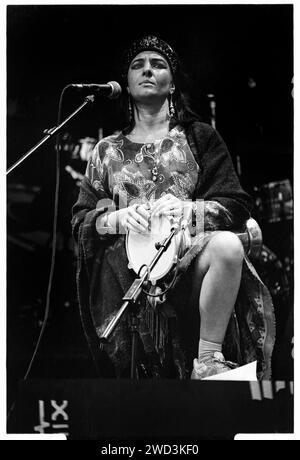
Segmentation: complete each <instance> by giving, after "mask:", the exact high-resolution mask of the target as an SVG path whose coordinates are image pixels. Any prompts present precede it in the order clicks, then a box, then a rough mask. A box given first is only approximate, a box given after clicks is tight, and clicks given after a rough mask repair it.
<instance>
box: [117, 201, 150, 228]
mask: <svg viewBox="0 0 300 460" xmlns="http://www.w3.org/2000/svg"><path fill="white" fill-rule="evenodd" d="M149 222H150V212H149V206H148V205H147V204H134V205H132V206H128V208H126V211H125V212H124V216H123V218H122V221H121V224H122V226H123V228H124V229H125V230H127V231H128V230H131V231H133V232H137V233H146V232H147V231H148V230H149Z"/></svg>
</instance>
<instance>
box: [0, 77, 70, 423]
mask: <svg viewBox="0 0 300 460" xmlns="http://www.w3.org/2000/svg"><path fill="white" fill-rule="evenodd" d="M69 86H70V85H67V86H65V87H64V88H63V90H62V92H61V94H60V98H59V104H58V115H57V125H59V124H60V122H61V114H62V101H63V97H64V93H65V91H66V89H67V88H68V87H69ZM59 139H60V134H59V133H58V134H57V136H56V142H55V151H56V174H55V195H54V214H53V223H52V251H51V263H50V271H49V279H48V286H47V295H46V307H45V313H44V318H43V323H42V328H41V331H40V333H39V336H38V340H37V343H36V346H35V349H34V352H33V355H32V358H31V360H30V363H29V365H28V368H27V370H26V372H25V375H24V377H23V379H22V380H27V378H28V375H29V373H30V371H31V368H32V366H33V362H34V359H35V357H36V355H37V352H38V349H39V346H40V343H41V340H42V337H43V335H44V332H45V328H46V325H47V321H48V318H49V312H50V300H51V291H52V285H53V275H54V268H55V260H56V246H57V221H58V203H59V187H60V157H59V153H60V143H59ZM15 405H16V401H14V402H13V403H12V405H11V407H10V409H9V411H8V414H7V418H6V421H7V422H8V420H9V418H10V416H11V414H12V412H13V410H14V408H15Z"/></svg>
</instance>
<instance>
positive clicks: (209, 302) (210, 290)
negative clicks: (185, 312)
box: [195, 231, 244, 343]
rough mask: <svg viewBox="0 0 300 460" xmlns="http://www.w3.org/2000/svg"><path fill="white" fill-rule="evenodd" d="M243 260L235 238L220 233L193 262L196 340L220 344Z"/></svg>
mask: <svg viewBox="0 0 300 460" xmlns="http://www.w3.org/2000/svg"><path fill="white" fill-rule="evenodd" d="M243 257H244V250H243V247H242V244H241V242H240V240H239V238H238V237H237V236H236V235H235V234H234V233H231V232H225V231H224V232H221V233H219V234H217V235H216V236H214V237H213V238H212V240H211V241H210V242H209V243H208V245H207V246H206V248H205V250H204V252H203V254H201V255H200V256H199V257H198V259H197V260H196V265H195V269H196V271H195V284H196V286H197V288H198V294H199V309H200V318H201V327H200V338H201V339H203V340H205V341H209V342H215V343H222V342H223V341H224V337H225V333H226V329H227V326H228V322H229V319H230V316H231V314H232V311H233V308H234V304H235V301H236V298H237V294H238V290H239V286H240V281H241V272H242V264H243ZM199 291H200V292H199Z"/></svg>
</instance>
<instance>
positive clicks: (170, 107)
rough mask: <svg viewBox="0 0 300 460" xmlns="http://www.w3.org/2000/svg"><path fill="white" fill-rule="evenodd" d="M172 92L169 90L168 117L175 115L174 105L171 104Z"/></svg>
mask: <svg viewBox="0 0 300 460" xmlns="http://www.w3.org/2000/svg"><path fill="white" fill-rule="evenodd" d="M172 94H173V91H172V92H170V100H169V115H170V118H172V117H174V115H175V107H174V104H173V99H172Z"/></svg>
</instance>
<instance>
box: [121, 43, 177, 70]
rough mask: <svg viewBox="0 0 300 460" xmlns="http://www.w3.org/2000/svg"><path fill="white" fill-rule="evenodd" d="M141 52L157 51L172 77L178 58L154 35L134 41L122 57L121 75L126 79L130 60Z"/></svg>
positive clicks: (166, 44)
mask: <svg viewBox="0 0 300 460" xmlns="http://www.w3.org/2000/svg"><path fill="white" fill-rule="evenodd" d="M142 51H157V52H158V53H160V54H161V55H162V56H164V57H165V58H166V60H167V61H168V64H169V66H170V68H171V71H172V73H173V75H174V74H175V73H176V70H177V67H178V63H179V61H178V56H177V54H176V53H175V51H174V50H173V49H172V48H171V46H170V45H168V43H166V42H165V41H163V40H161V39H160V38H158V37H155V36H154V35H147V36H146V37H143V38H141V39H139V40H137V41H135V42H134V43H133V44H132V45H131V47H130V48H129V49H128V50H127V51H126V53H125V54H124V56H123V65H122V75H123V77H124V78H126V77H127V72H128V69H129V66H130V63H131V61H132V59H133V58H134V57H135V56H136V55H137V54H139V53H141V52H142Z"/></svg>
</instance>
